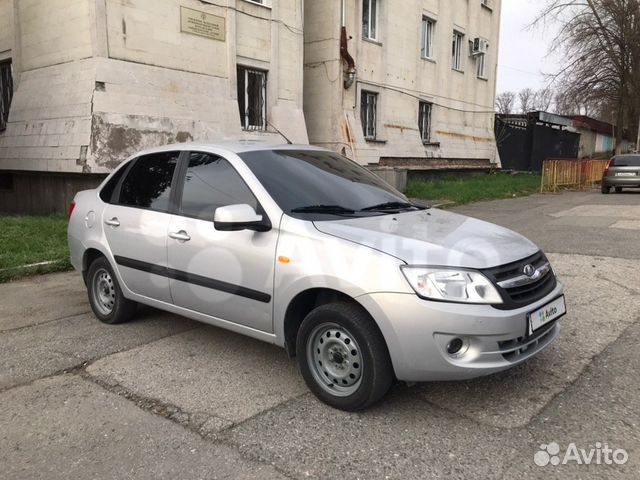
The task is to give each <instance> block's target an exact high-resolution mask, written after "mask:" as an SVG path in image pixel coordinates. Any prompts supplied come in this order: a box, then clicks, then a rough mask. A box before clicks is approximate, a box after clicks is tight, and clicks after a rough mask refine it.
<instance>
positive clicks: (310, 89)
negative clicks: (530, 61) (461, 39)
mask: <svg viewBox="0 0 640 480" xmlns="http://www.w3.org/2000/svg"><path fill="white" fill-rule="evenodd" d="M345 1H346V11H347V33H348V35H349V36H350V37H352V38H351V39H350V40H349V51H350V53H351V55H352V56H353V57H354V59H355V62H356V68H357V75H358V80H357V82H356V83H355V84H354V85H353V86H352V87H350V88H349V89H348V90H345V89H344V88H343V82H342V80H343V76H342V72H343V69H344V64H343V62H342V60H341V59H340V53H339V35H340V21H341V12H340V4H341V2H339V1H335V2H307V3H306V7H305V8H306V10H305V16H306V18H307V22H306V31H305V114H306V118H307V127H308V130H309V138H310V141H311V143H318V144H322V145H329V146H331V147H332V148H334V149H335V150H337V151H345V152H347V153H348V154H349V155H350V156H351V157H352V158H354V159H356V160H357V161H358V162H360V163H362V164H371V163H378V162H379V159H380V157H411V158H420V157H422V158H465V159H485V160H490V161H495V160H496V148H495V138H494V134H493V114H492V112H493V111H494V99H495V85H496V83H495V82H496V66H497V52H498V37H499V22H500V7H501V2H500V1H498V0H496V1H494V2H492V7H493V8H492V9H488V8H485V7H483V6H482V5H481V2H480V0H478V1H475V0H473V1H471V0H406V1H403V2H391V1H390V0H380V2H379V5H380V9H381V11H380V16H379V25H378V29H379V35H378V40H379V41H378V42H371V41H367V40H365V39H363V38H362V20H361V19H362V1H361V0H345ZM423 15H426V16H428V17H430V18H433V19H434V20H436V30H435V42H434V44H435V54H434V58H433V59H432V60H425V59H422V58H420V41H421V22H422V16H423ZM454 29H456V30H458V31H460V32H463V33H465V35H466V36H465V44H464V48H463V69H464V73H462V72H458V71H454V70H452V68H451V42H452V37H453V31H454ZM475 37H484V38H486V39H487V40H488V41H489V43H490V48H489V53H488V55H487V58H486V61H487V79H479V78H478V77H477V75H476V64H475V58H472V57H471V56H470V53H469V49H468V48H467V41H469V40H472V39H473V38H475ZM362 90H368V91H371V92H376V93H378V122H377V130H378V135H377V137H378V138H377V140H378V141H377V142H371V141H366V140H365V139H364V135H363V132H362V126H361V121H360V94H361V91H362ZM420 99H422V100H424V101H428V102H432V103H433V104H434V107H433V114H432V129H431V137H432V142H433V143H434V145H429V146H425V145H423V143H422V140H421V138H420V133H419V130H418V105H419V101H420ZM465 112H466V113H465ZM474 112H475V113H474ZM438 143H439V145H437V144H438Z"/></svg>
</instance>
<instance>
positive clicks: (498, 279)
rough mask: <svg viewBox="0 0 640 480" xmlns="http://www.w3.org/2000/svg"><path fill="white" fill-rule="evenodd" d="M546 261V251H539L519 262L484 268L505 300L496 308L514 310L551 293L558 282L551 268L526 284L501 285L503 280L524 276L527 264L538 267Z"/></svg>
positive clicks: (484, 271)
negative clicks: (505, 286) (506, 286)
mask: <svg viewBox="0 0 640 480" xmlns="http://www.w3.org/2000/svg"><path fill="white" fill-rule="evenodd" d="M546 263H548V260H547V257H546V256H545V255H544V253H542V252H538V253H536V254H535V255H532V256H531V257H528V258H525V259H523V260H519V261H517V262H513V263H509V264H507V265H502V266H500V267H494V268H489V269H486V270H483V272H482V273H484V274H485V275H486V276H487V277H488V278H489V279H490V280H491V281H492V282H493V284H494V285H495V287H496V288H497V289H498V292H500V295H501V296H502V300H503V301H504V303H503V304H502V305H495V308H498V309H500V310H513V309H516V308H520V307H524V306H526V305H529V304H531V303H534V302H536V301H538V300H540V299H541V298H543V297H545V296H546V295H548V294H549V293H551V292H552V291H553V289H554V288H556V284H557V280H556V276H555V275H554V273H553V270H549V272H547V273H546V274H545V275H543V276H541V277H540V278H539V279H537V280H535V281H533V282H531V283H528V284H526V285H520V286H514V287H508V288H503V287H501V286H500V285H499V284H500V283H502V282H505V281H508V280H512V279H515V278H517V277H520V276H522V275H523V272H524V267H525V266H526V265H533V266H534V267H535V268H536V269H537V268H539V267H541V266H543V265H545V264H546Z"/></svg>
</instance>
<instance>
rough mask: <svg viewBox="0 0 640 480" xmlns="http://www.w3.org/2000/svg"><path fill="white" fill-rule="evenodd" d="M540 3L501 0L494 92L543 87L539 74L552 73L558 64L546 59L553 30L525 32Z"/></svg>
mask: <svg viewBox="0 0 640 480" xmlns="http://www.w3.org/2000/svg"><path fill="white" fill-rule="evenodd" d="M543 3H544V2H543V1H541V0H502V25H501V31H500V53H499V56H498V93H501V92H505V91H515V92H517V91H519V90H522V89H523V88H527V87H530V88H533V89H539V88H543V87H545V86H546V79H545V77H544V74H543V73H553V72H554V71H556V70H557V69H558V65H559V61H558V60H557V58H554V57H553V56H547V53H548V49H549V46H550V45H551V43H552V41H553V38H554V37H555V32H556V31H557V27H554V26H550V25H547V26H546V27H544V26H543V27H536V28H535V29H532V30H531V29H527V25H529V24H530V23H531V22H532V21H533V20H534V19H535V18H536V17H537V15H538V14H539V13H540V9H541V8H542V5H543Z"/></svg>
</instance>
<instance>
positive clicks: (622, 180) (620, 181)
mask: <svg viewBox="0 0 640 480" xmlns="http://www.w3.org/2000/svg"><path fill="white" fill-rule="evenodd" d="M611 187H613V188H615V189H616V193H620V192H621V191H622V189H623V188H640V154H628V155H616V156H615V157H613V158H612V159H611V160H609V163H608V164H607V168H605V170H604V174H603V176H602V193H609V192H610V191H611Z"/></svg>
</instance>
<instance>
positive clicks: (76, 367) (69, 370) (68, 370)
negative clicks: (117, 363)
mask: <svg viewBox="0 0 640 480" xmlns="http://www.w3.org/2000/svg"><path fill="white" fill-rule="evenodd" d="M75 316H76V315H70V316H69V317H68V318H73V317H75ZM200 327H201V325H198V324H197V325H195V326H194V327H192V328H188V329H186V330H181V331H179V332H176V333H171V334H169V335H164V336H161V337H157V338H154V339H153V340H150V341H148V342H144V343H139V344H136V345H133V346H131V347H130V348H123V349H122V350H117V351H115V352H109V353H107V354H105V355H100V356H97V357H91V358H88V359H84V360H82V359H79V361H78V363H75V364H73V365H70V366H68V367H64V368H61V369H59V370H55V371H54V372H52V373H49V374H47V375H43V376H41V377H37V378H32V379H30V380H27V381H25V382H18V383H15V384H12V385H6V386H4V387H2V386H0V394H2V393H4V392H7V391H9V390H12V389H14V388H19V387H25V386H29V385H32V384H33V383H35V382H37V381H39V380H45V379H47V378H53V377H56V376H59V375H65V374H74V373H77V372H78V371H80V370H82V369H85V368H86V367H88V366H89V365H91V364H93V363H95V362H97V361H98V360H102V359H103V358H107V357H110V356H111V355H116V354H118V353H123V352H128V351H130V350H135V349H136V348H139V347H144V346H146V345H150V344H152V343H154V342H157V341H160V340H163V339H166V338H170V337H175V336H176V335H180V334H183V333H185V332H190V331H192V330H196V329H197V328H200ZM2 333H4V332H2ZM58 352H59V353H62V354H64V355H67V356H73V353H69V352H62V351H58Z"/></svg>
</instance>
